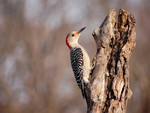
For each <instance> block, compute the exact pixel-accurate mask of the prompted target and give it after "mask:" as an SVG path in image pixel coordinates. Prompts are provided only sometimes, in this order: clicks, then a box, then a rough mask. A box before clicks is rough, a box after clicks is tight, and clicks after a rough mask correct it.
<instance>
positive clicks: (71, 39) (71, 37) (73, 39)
mask: <svg viewBox="0 0 150 113" xmlns="http://www.w3.org/2000/svg"><path fill="white" fill-rule="evenodd" d="M84 29H85V27H83V28H82V29H80V30H79V31H72V32H71V33H69V34H68V35H67V37H66V44H67V46H68V47H69V48H70V49H71V48H72V47H73V45H75V44H78V39H79V36H80V35H81V34H80V33H81V32H82V31H83V30H84Z"/></svg>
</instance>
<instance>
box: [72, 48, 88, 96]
mask: <svg viewBox="0 0 150 113" xmlns="http://www.w3.org/2000/svg"><path fill="white" fill-rule="evenodd" d="M70 59H71V65H72V69H73V72H74V76H75V79H76V81H77V84H78V86H79V88H80V89H81V92H82V95H83V97H84V98H86V93H85V88H84V83H83V63H84V62H83V53H82V50H81V48H77V47H75V48H72V49H71V51H70Z"/></svg>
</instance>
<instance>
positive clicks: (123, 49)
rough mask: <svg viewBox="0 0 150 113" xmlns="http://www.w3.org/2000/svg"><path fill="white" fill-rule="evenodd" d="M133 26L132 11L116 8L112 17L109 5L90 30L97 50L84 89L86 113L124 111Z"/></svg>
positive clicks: (128, 90)
mask: <svg viewBox="0 0 150 113" xmlns="http://www.w3.org/2000/svg"><path fill="white" fill-rule="evenodd" d="M117 21H118V22H117ZM135 27H136V22H135V19H134V17H133V15H131V14H130V13H128V12H126V11H125V10H123V9H120V11H119V15H118V19H117V20H116V11H115V10H114V9H112V10H110V11H109V14H108V16H106V18H105V20H104V22H103V23H102V24H101V26H100V27H99V28H97V29H96V30H95V31H94V32H93V34H92V35H93V37H94V39H95V42H96V45H97V53H96V56H95V67H94V69H93V71H92V75H91V79H90V86H89V87H88V89H87V94H88V98H87V106H88V107H87V113H125V112H126V107H127V101H128V99H130V97H131V96H132V91H131V89H130V86H129V58H130V56H131V52H132V50H133V49H134V47H135V45H136V43H135V39H136V33H135Z"/></svg>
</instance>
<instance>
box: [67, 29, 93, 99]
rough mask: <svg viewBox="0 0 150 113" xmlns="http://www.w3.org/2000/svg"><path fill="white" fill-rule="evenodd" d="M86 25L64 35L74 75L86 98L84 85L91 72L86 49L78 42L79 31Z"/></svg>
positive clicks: (87, 81) (87, 82)
mask: <svg viewBox="0 0 150 113" xmlns="http://www.w3.org/2000/svg"><path fill="white" fill-rule="evenodd" d="M85 28H86V27H83V28H81V29H80V30H79V31H72V32H71V33H69V34H68V35H67V36H66V45H67V46H68V48H69V49H70V62H71V66H72V70H73V73H74V77H75V79H76V82H77V84H78V87H79V88H80V89H81V92H82V96H83V98H85V99H86V98H87V94H86V85H87V84H89V76H90V72H91V66H90V58H89V55H88V53H87V52H86V50H85V49H84V48H83V47H82V46H81V45H80V44H79V43H78V39H79V37H80V35H81V32H82V31H83V30H84V29H85Z"/></svg>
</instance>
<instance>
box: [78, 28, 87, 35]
mask: <svg viewBox="0 0 150 113" xmlns="http://www.w3.org/2000/svg"><path fill="white" fill-rule="evenodd" d="M85 28H86V27H83V28H82V29H80V30H79V31H78V34H79V33H81V32H82V31H83V30H84V29H85Z"/></svg>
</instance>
